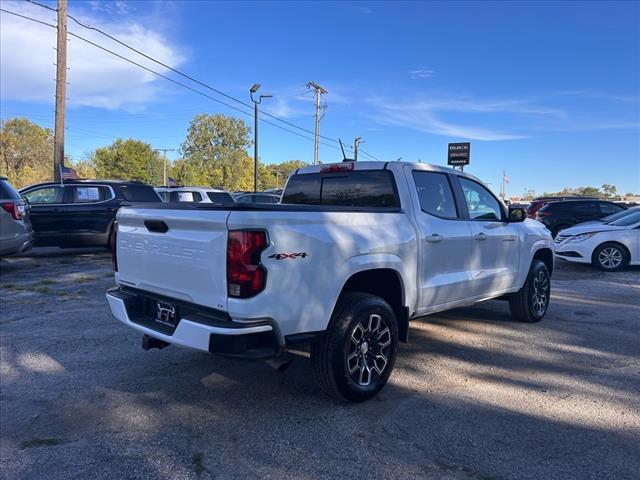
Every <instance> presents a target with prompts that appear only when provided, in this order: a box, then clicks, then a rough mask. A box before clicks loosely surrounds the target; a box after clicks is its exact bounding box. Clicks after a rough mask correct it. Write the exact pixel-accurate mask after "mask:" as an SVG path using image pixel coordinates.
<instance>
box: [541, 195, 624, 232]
mask: <svg viewBox="0 0 640 480" xmlns="http://www.w3.org/2000/svg"><path fill="white" fill-rule="evenodd" d="M622 210H626V207H624V206H622V205H618V204H617V203H613V202H607V201H605V200H566V201H564V202H551V203H547V204H546V205H544V206H543V207H542V208H541V209H540V210H538V211H537V212H536V220H539V221H541V222H542V223H544V224H545V226H546V227H547V228H548V229H549V230H550V231H551V235H553V237H554V238H555V236H556V235H557V234H558V232H559V231H560V230H562V229H565V228H569V227H572V226H573V225H575V224H577V223H582V222H587V221H589V220H598V219H600V218H602V217H606V216H607V215H611V214H614V213H618V212H621V211H622Z"/></svg>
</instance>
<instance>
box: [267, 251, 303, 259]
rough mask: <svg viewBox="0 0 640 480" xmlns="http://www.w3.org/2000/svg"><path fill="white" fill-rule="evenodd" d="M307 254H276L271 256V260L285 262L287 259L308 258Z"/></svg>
mask: <svg viewBox="0 0 640 480" xmlns="http://www.w3.org/2000/svg"><path fill="white" fill-rule="evenodd" d="M307 256H308V255H307V252H298V253H274V254H273V255H269V258H275V259H276V260H284V259H285V258H306V257H307Z"/></svg>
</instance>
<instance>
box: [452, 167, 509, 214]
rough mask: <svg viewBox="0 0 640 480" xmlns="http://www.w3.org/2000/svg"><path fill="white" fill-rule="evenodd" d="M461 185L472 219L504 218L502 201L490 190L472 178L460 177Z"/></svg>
mask: <svg viewBox="0 0 640 480" xmlns="http://www.w3.org/2000/svg"><path fill="white" fill-rule="evenodd" d="M460 185H461V186H462V191H463V192H464V198H465V200H466V201H467V207H468V208H469V218H470V219H471V220H490V221H491V220H493V221H495V220H502V207H501V206H500V202H498V200H497V199H496V197H494V196H493V195H492V194H491V192H489V190H487V189H486V188H485V187H483V186H482V185H480V184H479V183H476V182H474V181H472V180H468V179H466V178H463V177H460Z"/></svg>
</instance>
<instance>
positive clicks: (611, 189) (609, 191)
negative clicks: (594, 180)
mask: <svg viewBox="0 0 640 480" xmlns="http://www.w3.org/2000/svg"><path fill="white" fill-rule="evenodd" d="M600 188H601V189H602V191H603V192H604V194H605V196H606V197H615V196H616V194H617V190H618V189H617V188H616V186H615V185H610V184H608V183H605V184H604V185H602V187H600Z"/></svg>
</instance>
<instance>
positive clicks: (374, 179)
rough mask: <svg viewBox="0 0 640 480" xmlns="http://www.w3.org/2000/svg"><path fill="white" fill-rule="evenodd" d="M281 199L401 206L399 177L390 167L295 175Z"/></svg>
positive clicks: (305, 203) (300, 201)
mask: <svg viewBox="0 0 640 480" xmlns="http://www.w3.org/2000/svg"><path fill="white" fill-rule="evenodd" d="M281 203H284V204H298V205H333V206H342V207H371V208H385V207H399V206H400V201H399V199H398V194H397V191H396V186H395V180H394V178H393V174H392V173H391V172H390V171H389V170H355V171H349V172H339V173H303V174H299V175H294V176H292V177H291V178H290V179H289V181H288V182H287V186H286V188H285V191H284V193H283V194H282V201H281Z"/></svg>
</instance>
